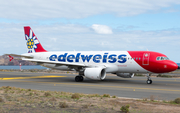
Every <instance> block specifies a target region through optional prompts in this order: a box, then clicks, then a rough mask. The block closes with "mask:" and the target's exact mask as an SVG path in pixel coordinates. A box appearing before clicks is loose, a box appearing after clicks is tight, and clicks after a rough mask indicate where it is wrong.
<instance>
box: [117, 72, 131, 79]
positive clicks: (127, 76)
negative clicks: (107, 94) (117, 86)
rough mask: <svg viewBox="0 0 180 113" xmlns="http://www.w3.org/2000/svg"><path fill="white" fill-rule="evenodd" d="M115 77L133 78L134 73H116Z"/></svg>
mask: <svg viewBox="0 0 180 113" xmlns="http://www.w3.org/2000/svg"><path fill="white" fill-rule="evenodd" d="M116 75H117V76H118V77H122V78H133V77H134V73H116Z"/></svg>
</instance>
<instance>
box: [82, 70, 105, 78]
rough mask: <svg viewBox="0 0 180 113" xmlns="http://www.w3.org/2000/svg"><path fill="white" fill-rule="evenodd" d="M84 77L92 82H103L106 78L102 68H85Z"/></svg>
mask: <svg viewBox="0 0 180 113" xmlns="http://www.w3.org/2000/svg"><path fill="white" fill-rule="evenodd" d="M84 76H85V77H86V78H89V79H93V80H104V79H105V77H106V70H105V69H104V68H86V69H85V70H84Z"/></svg>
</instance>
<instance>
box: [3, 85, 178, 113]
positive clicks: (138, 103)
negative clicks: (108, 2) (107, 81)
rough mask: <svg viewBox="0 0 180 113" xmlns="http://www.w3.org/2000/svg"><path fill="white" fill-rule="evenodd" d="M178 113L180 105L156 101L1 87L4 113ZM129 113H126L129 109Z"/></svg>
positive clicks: (152, 98)
mask: <svg viewBox="0 0 180 113" xmlns="http://www.w3.org/2000/svg"><path fill="white" fill-rule="evenodd" d="M127 105H129V112H130V113H179V111H180V104H176V103H175V102H174V101H171V102H166V101H161V100H154V97H153V95H152V96H151V97H149V98H146V99H143V100H137V99H127V98H119V97H116V96H110V95H108V94H104V95H99V94H78V93H75V94H73V93H68V92H57V91H40V90H32V89H22V88H16V87H10V86H3V87H0V112H1V113H123V112H122V110H121V108H122V106H127ZM126 110H127V109H126Z"/></svg>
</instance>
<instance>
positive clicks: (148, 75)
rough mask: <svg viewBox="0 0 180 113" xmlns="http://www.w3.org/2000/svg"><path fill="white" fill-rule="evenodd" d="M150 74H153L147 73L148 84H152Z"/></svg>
mask: <svg viewBox="0 0 180 113" xmlns="http://www.w3.org/2000/svg"><path fill="white" fill-rule="evenodd" d="M150 76H151V74H147V81H146V83H147V84H152V80H151V77H150Z"/></svg>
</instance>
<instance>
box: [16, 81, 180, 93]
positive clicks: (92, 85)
mask: <svg viewBox="0 0 180 113" xmlns="http://www.w3.org/2000/svg"><path fill="white" fill-rule="evenodd" d="M16 81H18V80H16ZM20 82H32V83H45V84H54V83H53V82H36V81H20ZM57 85H66V86H72V87H75V86H87V87H88V86H89V87H95V88H98V87H99V88H117V89H118V88H119V89H134V91H137V90H138V89H139V90H148V91H150V90H151V91H153V90H154V91H170V92H171V91H173V92H180V90H171V89H155V88H141V87H122V86H107V85H94V84H76V83H56V86H57ZM135 89H136V90H135Z"/></svg>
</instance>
